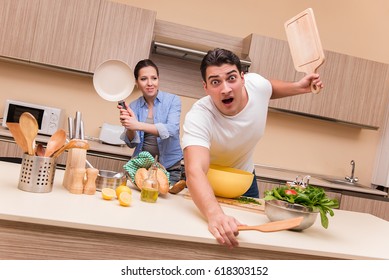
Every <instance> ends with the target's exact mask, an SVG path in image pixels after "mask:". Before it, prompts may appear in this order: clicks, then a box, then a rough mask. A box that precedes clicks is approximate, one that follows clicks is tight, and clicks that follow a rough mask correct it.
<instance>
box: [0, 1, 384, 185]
mask: <svg viewBox="0 0 389 280" xmlns="http://www.w3.org/2000/svg"><path fill="white" fill-rule="evenodd" d="M116 2H121V3H126V4H129V5H132V6H137V7H141V8H146V9H151V10H155V11H157V18H158V19H161V20H166V21H171V22H175V23H179V24H183V25H189V26H193V27H197V28H202V29H208V30H211V31H215V32H219V33H223V34H229V35H233V36H237V37H242V38H243V37H246V36H247V35H249V34H251V33H257V34H261V35H266V36H270V37H274V38H279V39H286V37H285V33H284V29H283V23H284V22H285V21H286V20H287V19H288V18H290V17H292V16H293V15H295V14H297V13H298V12H300V11H302V10H304V9H305V8H308V7H312V8H313V10H314V12H315V16H316V21H317V24H318V28H319V32H320V36H321V40H322V44H323V47H324V48H325V49H328V50H332V51H336V52H341V53H345V54H349V55H354V56H358V57H363V58H367V59H371V60H376V61H380V62H384V63H389V52H388V51H387V50H388V49H389V39H388V38H386V37H385V36H384V34H387V28H388V26H389V2H388V1H386V0H370V1H367V0H362V1H353V0H342V1H339V0H325V1H324V0H322V1H318V0H317V1H304V0H293V1H290V0H272V1H265V0H241V1H220V0H214V1H209V0H207V1H205V0H196V1H191V0H190V1H188V0H187V1H181V0H175V1H172V0H165V1H160V0H147V1H144V0H142V1H140V0H116ZM162 79H163V77H162ZM325 82H326V83H330V82H331V81H325ZM199 86H201V85H199ZM162 89H163V88H162ZM135 97H137V95H132V96H131V97H130V98H129V99H128V101H131V100H132V99H134V98H135ZM6 98H13V99H20V100H25V101H28V102H36V103H40V104H46V105H51V106H57V107H61V108H63V109H64V110H65V112H66V117H67V116H69V115H70V116H73V115H74V114H75V112H76V111H77V110H79V111H81V112H82V113H83V117H84V122H85V125H86V133H87V135H90V136H93V137H97V136H98V135H99V126H101V125H102V124H103V123H104V122H108V123H112V124H119V123H118V119H117V116H118V113H117V111H116V105H115V103H111V102H107V101H104V100H102V99H101V98H99V97H98V96H97V94H96V93H95V91H94V89H93V85H92V77H86V76H79V75H76V74H71V73H62V72H56V71H52V70H46V69H39V68H36V67H33V66H30V65H20V64H15V63H11V62H5V61H1V62H0V104H3V103H4V100H5V99H6ZM182 101H183V115H185V112H187V111H188V109H189V108H190V106H191V105H192V104H193V102H194V101H195V100H193V99H190V98H182ZM0 113H1V114H2V113H3V107H2V106H0ZM378 141H379V131H372V130H362V129H359V128H355V127H350V126H344V125H340V124H336V123H328V122H323V121H318V120H313V119H306V118H302V117H297V116H291V115H284V114H279V113H270V114H269V118H268V124H267V128H266V132H265V136H264V137H263V139H262V140H261V141H260V142H259V143H258V145H257V147H256V155H255V162H256V163H259V164H266V165H272V166H277V167H283V168H289V169H294V170H303V171H307V172H315V173H323V174H331V175H339V176H342V177H343V176H345V175H349V173H350V165H349V163H350V160H351V159H354V160H355V161H356V176H358V177H359V178H360V180H361V181H362V183H366V184H368V183H370V179H371V173H372V168H373V163H374V157H375V150H376V146H377V143H378Z"/></svg>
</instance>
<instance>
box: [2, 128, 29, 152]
mask: <svg viewBox="0 0 389 280" xmlns="http://www.w3.org/2000/svg"><path fill="white" fill-rule="evenodd" d="M6 125H7V127H8V129H9V131H11V134H12V136H13V138H14V139H15V142H16V144H17V145H18V146H19V147H20V148H21V149H22V150H23V152H24V153H27V152H28V147H27V141H26V138H25V137H24V135H23V132H22V131H21V130H20V125H19V123H12V122H7V123H6Z"/></svg>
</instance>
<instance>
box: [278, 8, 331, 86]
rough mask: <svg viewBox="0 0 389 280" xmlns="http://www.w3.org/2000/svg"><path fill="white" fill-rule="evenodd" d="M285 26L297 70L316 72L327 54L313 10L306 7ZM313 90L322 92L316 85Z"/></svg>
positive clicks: (307, 72)
mask: <svg viewBox="0 0 389 280" xmlns="http://www.w3.org/2000/svg"><path fill="white" fill-rule="evenodd" d="M284 26H285V31H286V36H287V39H288V43H289V48H290V52H291V55H292V58H293V63H294V67H295V69H296V71H298V72H304V73H306V74H311V73H316V71H317V69H318V68H319V66H321V65H322V64H323V63H324V60H325V56H324V51H323V48H322V45H321V41H320V37H319V32H318V30H317V26H316V21H315V16H314V14H313V10H312V9H311V8H308V9H306V10H305V11H303V12H301V13H299V14H298V15H296V16H294V17H293V18H291V19H290V20H288V21H286V22H285V24H284ZM311 90H312V92H313V93H319V92H320V88H318V87H316V86H315V85H311Z"/></svg>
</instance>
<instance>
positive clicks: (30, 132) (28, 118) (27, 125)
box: [19, 112, 39, 156]
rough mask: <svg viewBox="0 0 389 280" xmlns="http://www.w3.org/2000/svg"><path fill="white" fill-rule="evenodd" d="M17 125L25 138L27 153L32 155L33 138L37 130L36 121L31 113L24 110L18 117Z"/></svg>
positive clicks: (33, 149) (33, 152) (33, 147)
mask: <svg viewBox="0 0 389 280" xmlns="http://www.w3.org/2000/svg"><path fill="white" fill-rule="evenodd" d="M19 125H20V130H21V131H22V133H23V135H24V137H25V138H26V142H27V149H28V154H29V155H30V156H33V155H34V154H35V138H36V136H37V135H38V130H39V128H38V122H37V121H36V119H35V117H34V116H33V115H32V114H31V113H29V112H24V113H23V114H21V116H20V118H19Z"/></svg>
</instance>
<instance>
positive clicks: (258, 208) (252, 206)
mask: <svg viewBox="0 0 389 280" xmlns="http://www.w3.org/2000/svg"><path fill="white" fill-rule="evenodd" d="M184 197H185V198H187V199H192V197H191V195H190V193H189V191H186V192H185V193H184ZM216 200H217V201H218V202H219V203H220V204H222V205H224V206H227V207H230V208H236V209H240V210H246V211H250V212H256V213H260V214H265V201H264V200H263V199H259V198H257V199H255V200H256V201H257V202H258V203H251V202H250V203H247V202H246V203H244V202H241V201H240V200H239V199H237V198H224V197H218V196H216Z"/></svg>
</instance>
